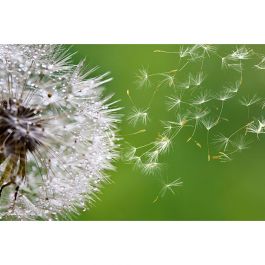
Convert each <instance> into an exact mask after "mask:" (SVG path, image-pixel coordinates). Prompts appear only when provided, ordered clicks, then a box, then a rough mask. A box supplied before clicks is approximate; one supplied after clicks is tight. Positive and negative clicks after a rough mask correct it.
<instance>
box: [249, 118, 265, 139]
mask: <svg viewBox="0 0 265 265" xmlns="http://www.w3.org/2000/svg"><path fill="white" fill-rule="evenodd" d="M264 128H265V120H258V122H256V123H250V124H249V125H248V126H247V132H249V133H254V134H256V135H257V138H258V136H259V134H263V133H265V129H264Z"/></svg>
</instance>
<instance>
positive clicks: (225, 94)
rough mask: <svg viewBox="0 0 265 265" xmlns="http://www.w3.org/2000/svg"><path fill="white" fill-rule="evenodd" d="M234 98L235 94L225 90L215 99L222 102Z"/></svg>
mask: <svg viewBox="0 0 265 265" xmlns="http://www.w3.org/2000/svg"><path fill="white" fill-rule="evenodd" d="M234 96H235V94H234V93H232V92H231V90H229V89H225V90H223V91H221V92H219V93H218V94H217V95H216V96H215V98H216V99H217V100H220V101H226V100H228V99H230V98H232V97H234Z"/></svg>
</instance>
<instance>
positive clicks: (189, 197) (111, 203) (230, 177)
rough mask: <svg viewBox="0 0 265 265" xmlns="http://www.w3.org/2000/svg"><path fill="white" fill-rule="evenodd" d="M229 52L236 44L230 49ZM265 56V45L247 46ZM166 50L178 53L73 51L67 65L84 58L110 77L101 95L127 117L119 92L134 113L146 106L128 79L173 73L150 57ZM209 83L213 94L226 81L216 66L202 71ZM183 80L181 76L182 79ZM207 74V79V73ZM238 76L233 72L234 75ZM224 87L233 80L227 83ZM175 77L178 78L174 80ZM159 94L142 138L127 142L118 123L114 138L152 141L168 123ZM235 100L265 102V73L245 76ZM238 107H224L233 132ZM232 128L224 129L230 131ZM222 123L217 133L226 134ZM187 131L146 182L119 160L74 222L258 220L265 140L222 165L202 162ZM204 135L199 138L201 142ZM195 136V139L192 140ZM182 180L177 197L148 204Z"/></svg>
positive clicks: (169, 63) (121, 48)
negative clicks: (142, 73) (109, 96)
mask: <svg viewBox="0 0 265 265" xmlns="http://www.w3.org/2000/svg"><path fill="white" fill-rule="evenodd" d="M217 47H218V52H219V53H224V54H225V53H226V52H227V51H231V50H232V46H230V45H217ZM233 47H235V45H233ZM247 47H251V48H253V49H255V51H258V52H261V53H264V54H265V45H249V46H247ZM156 49H160V50H162V49H165V50H171V51H177V50H178V49H179V45H73V46H72V48H71V50H72V51H77V53H76V54H75V56H74V61H75V62H78V61H80V60H81V59H83V58H86V59H87V62H88V64H89V65H90V66H97V65H98V66H100V69H99V70H97V73H98V74H100V73H104V72H106V71H110V72H111V76H112V77H113V81H112V82H110V83H108V84H107V85H106V93H113V92H114V93H115V99H120V100H121V101H120V103H119V105H120V106H122V107H123V109H122V110H121V112H122V113H124V114H128V113H129V112H130V110H131V107H132V105H131V103H130V101H129V99H128V96H127V94H126V91H127V90H128V89H129V90H130V92H131V95H132V97H133V99H134V101H135V102H136V103H137V105H138V106H139V107H141V106H145V104H146V102H147V100H149V98H150V97H151V92H150V91H151V90H150V89H152V88H150V89H149V90H139V89H137V88H136V84H135V76H136V73H137V70H138V69H140V68H141V67H142V66H144V67H146V68H148V69H149V71H150V72H162V71H168V70H171V69H174V66H176V56H174V55H172V54H158V53H154V52H153V51H154V50H156ZM208 71H209V72H210V74H211V76H212V80H211V81H210V82H212V83H211V86H212V87H216V89H218V85H219V84H220V83H221V82H223V81H222V80H223V79H224V78H225V76H224V75H225V74H224V73H223V72H222V71H220V66H219V68H218V65H217V66H216V68H215V66H212V65H209V66H208ZM182 74H183V75H185V74H186V75H187V73H185V71H184V72H183V73H182ZM207 74H208V73H207ZM234 74H235V75H237V76H238V73H236V72H235V73H234ZM230 77H231V78H230V79H231V80H232V79H233V76H230ZM177 78H178V77H177ZM169 93H170V91H166V90H165V91H163V92H162V94H161V95H160V96H159V97H156V99H155V101H154V111H153V112H152V116H151V120H152V121H153V122H152V123H151V124H150V126H147V133H143V134H139V135H136V136H126V134H129V133H131V132H134V131H136V129H135V130H133V128H132V127H131V126H128V122H127V121H126V120H125V121H123V122H122V124H121V135H125V136H124V138H125V140H127V141H130V142H132V143H135V144H144V143H147V142H150V139H155V137H156V136H157V134H158V132H159V130H160V129H161V124H160V122H159V120H161V119H164V120H166V119H172V114H170V113H168V112H167V111H165V106H164V105H165V99H164V96H165V95H169ZM242 93H243V94H244V93H245V94H246V95H247V94H248V93H250V94H255V93H257V94H258V95H260V96H263V97H265V70H264V72H262V71H259V72H257V71H255V70H253V71H249V73H246V76H245V77H244V83H243V89H242ZM245 111H246V110H245V109H243V108H242V107H240V106H233V105H231V106H230V105H228V106H227V108H226V112H227V114H229V115H232V116H233V122H232V126H234V127H235V128H238V126H240V124H242V122H240V120H244V119H245V116H246V112H245ZM230 124H231V123H229V126H230ZM229 126H227V124H226V123H224V124H223V127H224V128H223V129H224V130H226V129H227V127H229ZM189 135H190V131H189V132H187V133H185V132H184V133H182V134H180V135H179V137H177V138H176V140H175V141H174V146H173V148H172V149H171V151H170V152H169V153H168V154H167V155H164V156H163V160H164V162H165V167H164V168H163V170H162V172H161V175H160V176H159V175H155V176H147V175H144V174H142V173H141V172H139V171H138V170H135V169H133V167H132V166H131V165H129V164H126V163H125V162H124V161H118V162H117V163H116V167H117V170H116V171H115V172H112V173H111V179H112V183H110V184H106V185H104V187H103V188H102V190H101V193H100V194H99V200H97V201H95V203H94V206H93V207H92V208H91V209H89V210H87V211H85V212H82V214H81V215H80V216H77V217H73V219H74V220H265V139H262V137H261V139H260V141H257V142H255V143H253V144H252V146H251V148H250V149H248V150H246V151H244V152H242V153H241V154H238V155H237V156H236V157H235V159H234V160H233V161H231V162H229V163H220V162H215V161H213V162H208V161H207V154H206V150H205V148H202V149H199V148H198V147H197V146H196V145H194V144H187V143H186V140H187V137H188V136H189ZM204 135H205V132H204V133H203V134H202V135H201V139H204V138H203V137H204ZM198 137H200V135H199V136H198ZM179 177H181V178H182V180H183V182H184V184H183V186H182V187H179V188H177V189H175V192H176V194H175V195H173V194H171V193H167V194H166V195H165V196H164V197H163V198H161V199H159V200H158V201H157V202H155V203H153V201H154V199H155V198H156V196H157V195H158V193H159V191H160V190H161V188H162V181H163V180H165V179H168V180H169V181H170V180H171V181H172V180H174V179H176V178H179Z"/></svg>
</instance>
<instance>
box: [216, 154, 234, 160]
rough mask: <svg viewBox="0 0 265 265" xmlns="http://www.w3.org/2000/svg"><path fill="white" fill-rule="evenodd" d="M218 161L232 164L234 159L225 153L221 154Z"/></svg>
mask: <svg viewBox="0 0 265 265" xmlns="http://www.w3.org/2000/svg"><path fill="white" fill-rule="evenodd" d="M218 159H219V161H221V162H230V161H231V160H232V158H231V157H230V156H229V154H226V153H224V152H219V156H218Z"/></svg>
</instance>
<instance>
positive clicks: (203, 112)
mask: <svg viewBox="0 0 265 265" xmlns="http://www.w3.org/2000/svg"><path fill="white" fill-rule="evenodd" d="M209 113H210V112H209V110H207V109H202V108H195V109H194V110H192V111H190V117H191V118H192V119H195V120H197V121H199V120H201V119H202V118H204V117H205V116H207V115H208V114H209Z"/></svg>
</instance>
